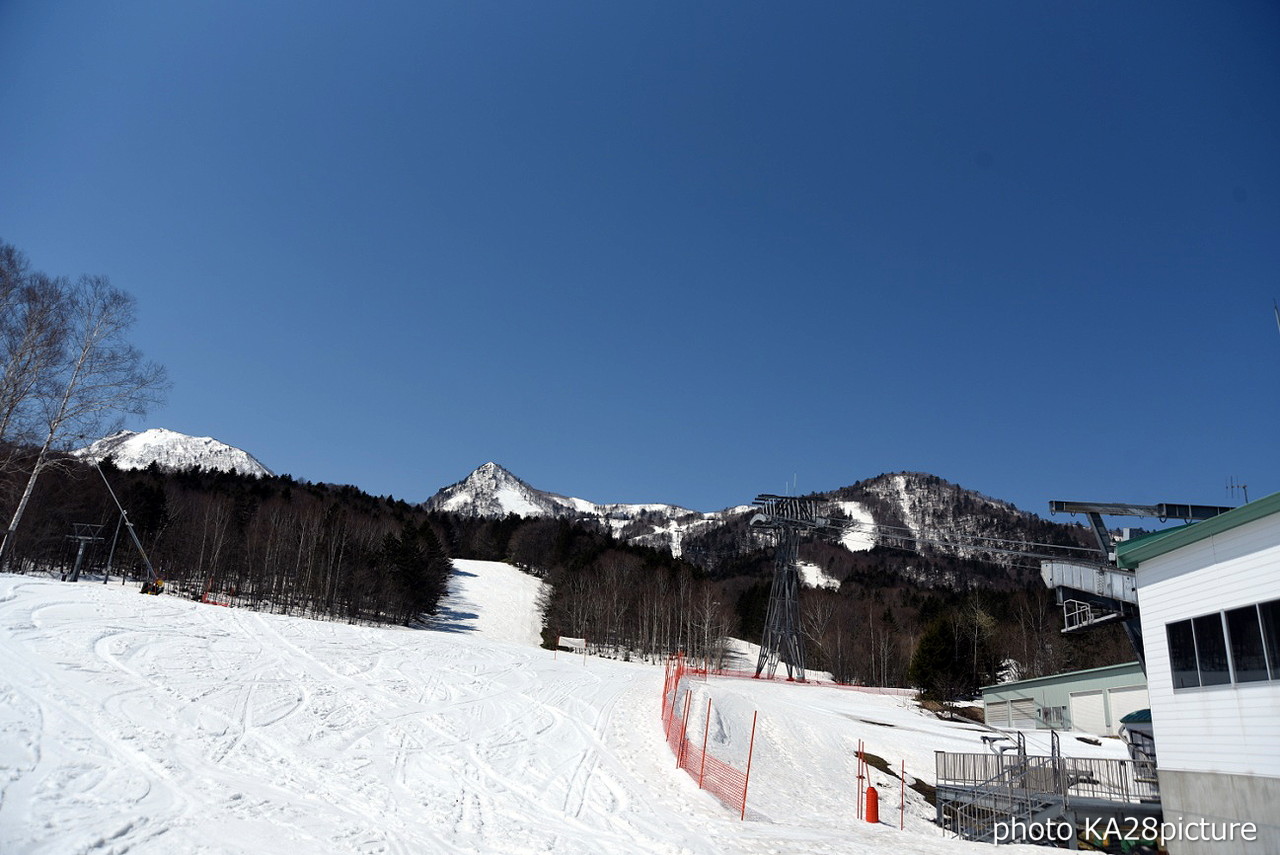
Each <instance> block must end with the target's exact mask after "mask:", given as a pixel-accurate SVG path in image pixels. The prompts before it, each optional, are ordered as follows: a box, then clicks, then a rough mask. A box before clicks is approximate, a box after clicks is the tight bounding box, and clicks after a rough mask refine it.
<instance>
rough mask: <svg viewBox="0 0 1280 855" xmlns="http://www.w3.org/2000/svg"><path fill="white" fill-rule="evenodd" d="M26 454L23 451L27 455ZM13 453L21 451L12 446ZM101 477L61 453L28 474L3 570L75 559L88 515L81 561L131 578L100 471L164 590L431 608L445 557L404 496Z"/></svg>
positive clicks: (319, 487)
mask: <svg viewBox="0 0 1280 855" xmlns="http://www.w3.org/2000/svg"><path fill="white" fill-rule="evenodd" d="M28 456H30V455H28ZM18 459H19V460H21V459H23V458H22V457H21V456H20V457H19V458H18ZM100 469H101V474H98V473H97V472H95V471H94V470H93V469H92V467H90V466H88V465H86V464H85V463H83V462H81V461H78V460H74V459H67V458H62V459H60V460H59V461H58V466H57V467H56V468H54V469H52V471H51V472H50V474H49V475H48V476H47V477H46V478H44V479H42V480H41V482H40V484H39V486H38V488H37V489H36V490H35V491H34V493H33V496H32V499H31V501H30V503H29V509H28V514H27V518H28V524H27V525H24V526H23V528H22V529H21V530H20V531H19V532H18V534H17V536H15V538H14V539H13V542H12V544H11V556H12V558H13V567H14V568H15V569H21V570H22V571H23V572H36V573H45V574H55V575H59V574H62V573H65V572H66V571H67V570H68V568H69V567H70V566H71V565H72V562H73V560H74V556H73V552H74V551H75V550H76V549H78V545H77V544H76V543H75V542H73V541H70V540H69V539H68V538H67V535H68V534H70V533H71V531H72V526H73V524H76V523H89V524H92V525H94V526H96V527H97V528H96V534H97V536H98V538H99V540H97V541H95V542H94V543H93V544H92V547H91V549H90V552H89V555H88V557H87V560H86V561H85V566H84V570H85V572H89V573H95V574H98V575H105V574H107V573H108V572H110V573H112V574H114V576H115V577H116V578H119V579H120V580H121V581H123V580H124V579H134V580H137V579H143V578H145V573H144V570H143V567H142V564H141V560H140V556H139V555H138V553H137V551H136V549H135V548H134V547H133V545H132V543H131V542H130V541H129V540H128V538H127V537H126V536H124V533H123V532H122V530H121V527H120V526H121V522H122V518H121V516H120V514H119V511H118V510H117V508H116V506H115V503H114V502H113V501H112V500H111V497H110V494H109V493H108V491H107V487H106V486H105V485H104V484H103V483H102V478H104V477H105V478H106V479H107V480H108V481H109V482H110V484H111V485H112V486H113V489H114V490H115V492H116V494H117V495H118V497H119V499H120V502H121V504H122V505H123V506H124V507H125V509H126V510H127V511H128V512H129V520H130V521H131V522H132V523H133V525H134V529H135V531H136V532H137V533H138V536H139V540H140V541H141V543H142V546H143V549H144V550H145V551H146V553H147V555H148V557H149V558H150V560H151V563H152V565H153V566H154V568H155V571H156V573H157V575H159V576H160V577H161V578H162V579H163V580H164V581H165V584H166V586H167V587H168V588H169V589H170V590H171V591H172V592H174V593H177V594H179V595H183V596H189V597H191V598H193V599H204V598H210V599H213V600H215V601H218V602H227V603H231V604H235V605H238V606H244V607H249V608H254V609H258V610H262V611H271V612H279V613H286V614H294V615H301V616H307V617H318V618H331V619H341V620H348V621H351V622H376V623H398V624H413V623H415V622H417V621H420V620H421V619H422V618H423V617H424V616H428V615H430V614H431V613H433V612H434V611H435V610H436V608H437V605H438V603H439V601H440V598H441V597H442V596H443V595H444V593H445V591H446V588H447V584H448V577H449V574H450V573H451V572H452V564H451V563H450V561H449V556H448V554H447V552H446V550H445V548H444V546H443V545H442V544H441V541H440V539H439V537H438V536H437V532H436V529H435V528H434V527H433V526H432V525H431V524H430V522H429V521H428V515H427V514H426V513H425V512H423V511H421V510H420V509H417V508H415V507H414V506H411V505H409V504H407V503H405V502H402V501H397V500H395V499H392V498H389V497H388V498H378V497H374V496H370V495H368V494H366V493H363V492H361V491H359V490H357V489H355V488H354V487H335V486H331V485H323V484H310V483H306V482H302V481H297V480H295V479H293V478H291V477H289V476H287V475H282V476H266V477H261V478H259V477H254V476H245V475H236V474H231V473H224V472H210V471H204V470H190V471H184V472H172V473H171V472H163V471H161V470H159V469H158V468H156V467H154V466H152V467H150V468H148V469H145V470H137V471H122V470H119V469H117V468H116V467H114V466H113V465H112V464H111V463H110V461H105V462H103V463H102V464H100Z"/></svg>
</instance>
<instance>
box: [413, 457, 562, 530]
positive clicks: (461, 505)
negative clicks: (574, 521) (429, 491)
mask: <svg viewBox="0 0 1280 855" xmlns="http://www.w3.org/2000/svg"><path fill="white" fill-rule="evenodd" d="M557 499H559V497H557V496H552V495H551V494H550V493H544V492H542V491H541V490H535V489H534V488H533V487H530V486H529V485H528V484H526V483H524V482H523V481H521V480H520V479H519V478H517V477H516V476H515V475H512V474H511V473H510V472H509V471H507V470H506V469H504V468H503V467H502V466H499V465H498V464H497V463H494V462H493V461H490V462H488V463H485V464H484V465H482V466H480V467H478V468H477V469H476V470H475V471H474V472H472V473H471V474H470V475H468V476H467V477H466V478H464V479H463V480H461V481H459V482H458V483H456V484H452V485H450V486H448V487H445V488H444V489H443V490H441V491H440V492H438V493H436V494H435V495H434V496H432V497H431V498H430V499H428V500H427V507H428V508H431V509H432V510H437V511H451V512H453V513H460V514H468V515H471V516H478V517H504V516H506V515H507V514H518V515H519V516H524V517H541V516H558V515H560V514H563V513H564V507H563V505H562V503H561V502H560V501H557Z"/></svg>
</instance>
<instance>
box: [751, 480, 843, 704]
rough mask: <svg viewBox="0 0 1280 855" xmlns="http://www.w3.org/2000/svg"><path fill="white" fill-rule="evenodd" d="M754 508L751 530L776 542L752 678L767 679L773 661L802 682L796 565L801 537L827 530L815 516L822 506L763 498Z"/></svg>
mask: <svg viewBox="0 0 1280 855" xmlns="http://www.w3.org/2000/svg"><path fill="white" fill-rule="evenodd" d="M751 504H752V505H754V506H755V507H756V509H757V511H756V515H755V516H754V517H752V518H751V525H752V526H753V527H754V528H759V529H768V530H771V531H773V532H774V535H775V537H776V538H777V550H776V551H775V552H774V558H773V586H772V588H771V589H770V590H769V608H768V611H767V612H766V615H765V621H764V638H763V639H762V643H761V645H760V658H759V660H758V661H757V662H756V676H757V677H759V676H760V674H761V673H762V672H764V671H766V670H767V671H768V674H767V675H766V676H768V677H769V678H772V677H773V675H774V673H775V672H776V671H777V669H778V662H780V661H781V662H784V663H786V666H787V679H788V680H794V681H796V682H799V683H803V682H804V681H805V679H804V636H803V635H802V632H801V627H800V600H799V593H800V568H799V566H798V560H799V549H800V536H801V534H802V533H804V532H809V531H817V530H820V529H826V528H830V527H831V522H830V520H828V519H827V518H825V517H823V516H821V515H820V513H819V512H820V511H821V509H822V504H823V503H822V502H821V501H819V500H818V499H802V498H797V497H794V496H775V495H772V494H769V493H762V494H761V495H759V496H757V497H756V499H755V501H754V502H752V503H751Z"/></svg>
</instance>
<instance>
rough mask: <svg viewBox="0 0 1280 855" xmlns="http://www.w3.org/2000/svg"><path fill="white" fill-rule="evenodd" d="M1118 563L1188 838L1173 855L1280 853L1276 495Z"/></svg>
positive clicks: (1127, 548) (1163, 763)
mask: <svg viewBox="0 0 1280 855" xmlns="http://www.w3.org/2000/svg"><path fill="white" fill-rule="evenodd" d="M1116 560H1117V563H1118V564H1119V565H1120V566H1121V567H1123V568H1128V569H1132V570H1134V571H1135V575H1136V582H1137V594H1138V604H1139V608H1140V615H1141V621H1142V637H1143V644H1144V647H1145V651H1146V664H1147V689H1148V692H1149V695H1150V700H1151V718H1152V724H1153V727H1154V733H1155V748H1156V753H1157V755H1158V757H1159V777H1160V793H1161V798H1162V800H1163V804H1164V819H1165V823H1167V824H1168V825H1167V826H1166V827H1167V828H1171V829H1174V830H1175V836H1181V837H1183V838H1184V839H1181V840H1178V839H1171V840H1169V841H1168V850H1169V852H1170V853H1173V855H1192V853H1227V852H1230V853H1271V855H1275V853H1280V493H1277V494H1274V495H1271V496H1268V497H1266V498H1264V499H1259V500H1258V501H1256V502H1251V503H1249V504H1247V505H1244V506H1243V507H1240V508H1236V509H1235V510H1232V511H1229V512H1227V513H1225V514H1222V515H1220V516H1217V517H1214V518H1212V519H1209V520H1206V521H1204V522H1198V523H1192V524H1191V525H1187V526H1183V527H1180V528H1175V529H1167V530H1165V531H1162V532H1158V533H1156V534H1153V535H1149V536H1147V537H1143V538H1139V539H1137V540H1132V541H1128V542H1126V543H1122V544H1120V545H1119V546H1118V547H1117V554H1116ZM1233 823H1234V824H1235V825H1234V826H1233V825H1232V824H1233ZM1242 823H1253V824H1254V825H1256V827H1257V840H1256V841H1254V842H1252V843H1251V842H1249V841H1247V840H1246V839H1245V838H1246V836H1247V835H1246V833H1245V832H1246V831H1247V829H1245V828H1242V827H1241V825H1240V824H1242ZM1206 834H1208V835H1209V836H1211V837H1217V838H1218V839H1216V840H1210V841H1207V842H1201V841H1199V840H1191V839H1188V838H1191V837H1197V838H1198V837H1203V836H1206ZM1223 837H1228V838H1229V839H1226V840H1224V839H1222V838H1223Z"/></svg>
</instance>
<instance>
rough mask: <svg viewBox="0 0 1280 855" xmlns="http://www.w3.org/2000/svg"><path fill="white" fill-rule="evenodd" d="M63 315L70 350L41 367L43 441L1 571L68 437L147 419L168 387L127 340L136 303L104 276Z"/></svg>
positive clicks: (81, 291) (73, 293)
mask: <svg viewBox="0 0 1280 855" xmlns="http://www.w3.org/2000/svg"><path fill="white" fill-rule="evenodd" d="M64 311H65V317H66V326H67V329H66V337H65V344H64V345H63V346H62V347H61V348H59V349H58V350H59V355H60V356H61V359H59V360H57V361H56V362H55V363H54V364H51V365H43V366H38V368H37V372H38V373H39V374H40V378H41V379H38V380H37V381H36V382H37V384H39V383H42V382H45V381H46V380H47V385H48V387H49V389H50V394H47V395H45V396H41V400H40V404H41V408H40V424H39V428H40V433H42V434H43V442H42V444H41V445H40V450H39V451H38V452H37V454H36V458H35V463H34V464H33V465H32V469H31V474H30V475H29V476H28V478H27V485H26V488H25V489H24V490H23V492H22V497H21V498H20V499H19V500H18V505H17V507H16V509H15V510H14V512H13V518H12V519H11V520H10V522H9V527H8V529H7V530H6V531H5V535H4V539H3V540H0V568H3V567H4V566H5V557H6V556H5V553H6V547H7V546H8V545H9V542H10V539H11V538H12V537H13V533H14V531H16V530H17V527H18V523H19V522H20V521H21V519H22V513H23V511H24V510H25V509H26V507H27V502H28V501H30V499H31V493H32V491H33V490H34V489H35V485H36V480H37V479H38V478H39V477H40V473H41V472H43V471H44V469H45V468H46V467H48V466H49V465H50V456H49V453H50V451H52V450H54V449H55V448H57V447H58V444H59V443H60V442H64V441H66V440H68V439H72V438H78V439H84V438H88V437H91V436H98V435H100V434H101V431H102V430H103V429H104V427H105V426H106V425H108V424H111V423H112V422H114V421H116V420H117V419H119V418H121V417H122V416H124V415H126V414H129V415H143V414H145V413H146V411H147V408H148V407H149V406H150V405H151V404H154V403H157V402H158V401H159V399H160V397H161V396H162V395H163V393H164V392H165V390H166V389H167V386H168V384H167V382H166V380H165V372H164V369H163V368H162V367H161V366H159V365H157V364H155V363H152V362H147V361H146V360H144V359H143V356H142V354H141V353H140V352H139V351H138V349H137V348H135V347H134V346H133V345H132V344H130V343H129V342H128V340H127V338H126V336H127V334H128V332H129V330H130V328H131V327H132V326H133V322H134V301H133V298H132V297H131V296H130V295H128V294H126V293H125V292H124V291H121V290H119V289H117V288H114V287H112V285H111V283H110V282H109V281H108V280H107V278H106V277H105V276H82V277H81V278H80V280H79V281H78V282H77V283H76V285H75V287H74V288H71V289H70V290H69V291H68V292H67V293H66V295H65V310H64ZM55 389H56V390H57V391H56V392H54V391H53V390H55Z"/></svg>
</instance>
